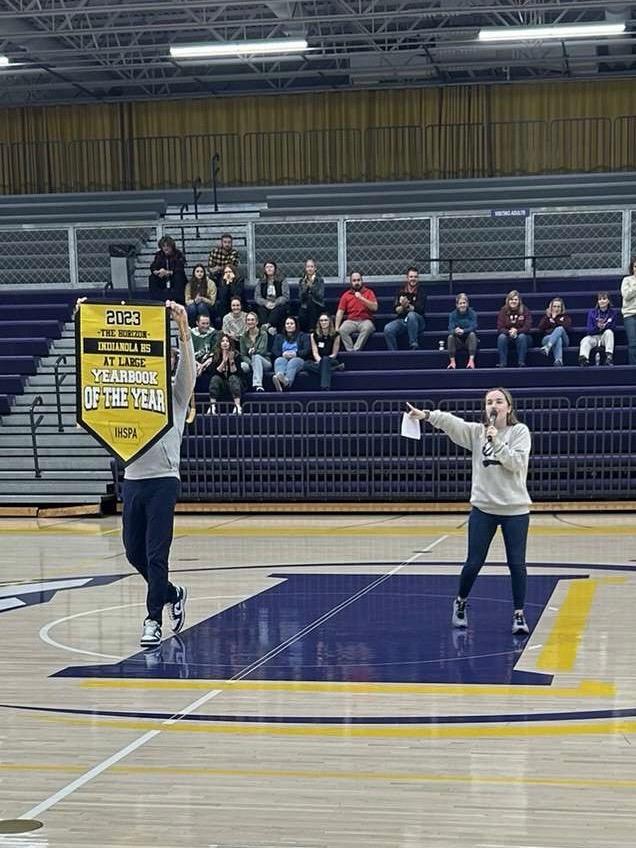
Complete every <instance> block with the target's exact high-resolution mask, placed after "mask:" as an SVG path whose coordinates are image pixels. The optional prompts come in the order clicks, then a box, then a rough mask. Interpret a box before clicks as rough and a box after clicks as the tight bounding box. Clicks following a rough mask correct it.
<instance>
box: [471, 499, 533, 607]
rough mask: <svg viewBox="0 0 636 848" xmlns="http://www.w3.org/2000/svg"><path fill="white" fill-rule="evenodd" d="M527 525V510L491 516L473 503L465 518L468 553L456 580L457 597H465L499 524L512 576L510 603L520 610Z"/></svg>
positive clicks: (522, 596) (483, 560)
mask: <svg viewBox="0 0 636 848" xmlns="http://www.w3.org/2000/svg"><path fill="white" fill-rule="evenodd" d="M529 524H530V513H529V512H526V513H524V514H523V515H491V514H490V513H488V512H482V511H481V510H480V509H477V507H476V506H474V507H473V508H472V510H471V512H470V518H469V519H468V556H467V557H466V563H465V565H464V567H463V568H462V573H461V577H460V579H459V592H458V595H459V597H460V598H467V597H468V594H469V592H470V590H471V589H472V587H473V583H474V582H475V579H476V578H477V575H478V574H479V572H480V571H481V567H482V565H483V564H484V563H485V562H486V557H487V556H488V549H489V548H490V543H491V542H492V540H493V536H494V535H495V533H496V532H497V527H501V534H502V536H503V540H504V545H505V546H506V560H507V562H508V568H509V569H510V576H511V578H512V602H513V604H514V608H515V609H516V610H517V609H523V605H524V603H525V600H526V582H527V578H526V542H527V540H528V526H529Z"/></svg>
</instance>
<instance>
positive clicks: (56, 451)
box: [0, 439, 110, 468]
mask: <svg viewBox="0 0 636 848" xmlns="http://www.w3.org/2000/svg"><path fill="white" fill-rule="evenodd" d="M0 447H1V449H2V455H3V456H6V457H11V458H12V462H11V464H12V465H13V462H15V461H17V460H18V459H21V458H24V457H26V458H28V459H30V460H31V461H32V458H33V450H32V447H31V440H30V439H29V441H28V443H27V444H24V445H22V447H8V446H7V445H5V444H4V443H2V442H0ZM38 455H39V457H40V460H42V459H43V458H44V457H49V458H51V459H55V458H60V459H63V460H64V463H65V467H67V468H68V461H69V460H68V455H69V446H68V445H67V444H66V442H64V444H60V445H59V446H58V447H44V446H42V445H41V444H40V440H39V439H38ZM84 459H86V460H88V459H90V460H91V461H92V462H94V463H101V464H100V465H99V467H100V468H106V467H107V466H108V467H109V468H110V464H109V463H110V454H107V453H106V451H105V450H104V448H102V447H99V446H97V445H95V446H91V445H89V446H86V445H82V447H81V448H78V450H77V451H75V452H74V454H73V463H75V462H78V461H80V460H82V461H83V460H84ZM92 467H93V466H91V468H92Z"/></svg>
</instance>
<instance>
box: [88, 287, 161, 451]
mask: <svg viewBox="0 0 636 848" xmlns="http://www.w3.org/2000/svg"><path fill="white" fill-rule="evenodd" d="M75 346H76V354H77V356H76V368H77V381H76V382H77V420H78V422H79V423H80V424H81V425H82V427H84V428H85V429H86V430H88V432H89V433H91V434H92V435H93V436H94V437H95V438H96V439H97V440H98V441H99V442H101V443H102V445H104V447H105V448H106V449H107V450H109V451H110V452H111V453H112V454H114V455H115V456H116V457H118V458H119V459H120V460H121V461H122V462H123V463H124V464H125V465H128V463H130V462H132V461H133V460H134V459H137V457H139V456H140V455H141V454H142V453H144V451H146V450H148V448H149V447H152V445H153V444H154V443H155V442H156V441H157V440H158V439H160V438H161V437H162V436H163V435H164V433H166V432H167V431H168V430H169V429H170V428H171V427H172V386H171V379H170V319H169V316H168V311H167V309H166V307H165V306H156V305H153V306H149V305H147V304H137V303H128V302H125V303H115V304H114V303H113V302H112V301H111V302H109V303H82V304H81V306H80V308H79V310H78V312H77V315H76V316H75Z"/></svg>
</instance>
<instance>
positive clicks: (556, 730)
mask: <svg viewBox="0 0 636 848" xmlns="http://www.w3.org/2000/svg"><path fill="white" fill-rule="evenodd" d="M32 718H33V719H34V720H35V721H41V722H46V723H52V724H66V725H70V726H73V727H82V726H83V727H88V728H90V729H91V730H95V729H96V728H100V727H107V728H110V729H112V730H141V731H148V730H161V732H162V733H215V734H219V733H220V734H226V735H229V736H236V735H247V736H268V735H269V736H332V737H340V738H357V737H360V738H393V739H395V738H397V739H485V738H495V739H496V738H514V737H540V736H548V737H549V736H604V735H607V734H632V733H636V721H624V720H622V719H610V720H603V721H598V722H585V721H581V722H579V721H569V722H560V723H559V722H554V723H550V724H538V723H536V724H535V723H524V724H522V723H521V722H519V723H517V722H515V723H512V724H510V723H506V724H494V725H493V724H487V725H477V724H466V725H459V726H458V725H417V724H416V725H393V724H389V725H370V724H355V725H350V724H349V725H347V724H344V725H340V724H338V725H325V724H303V725H299V724H265V723H262V724H261V723H257V722H253V723H252V722H245V723H240V722H230V723H223V722H221V721H219V722H192V721H178V722H176V723H175V724H170V725H168V724H166V723H165V720H163V719H154V720H152V719H149V720H145V719H144V720H135V721H128V720H124V719H94V718H86V719H81V718H66V717H65V716H55V717H53V716H42V715H37V716H32Z"/></svg>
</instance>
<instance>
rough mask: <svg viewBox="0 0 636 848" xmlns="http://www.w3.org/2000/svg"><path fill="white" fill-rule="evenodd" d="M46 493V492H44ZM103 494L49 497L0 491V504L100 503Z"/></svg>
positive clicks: (56, 504)
mask: <svg viewBox="0 0 636 848" xmlns="http://www.w3.org/2000/svg"><path fill="white" fill-rule="evenodd" d="M45 494H47V493H45ZM102 497H103V495H102V494H101V493H98V494H84V493H79V494H63V495H60V494H55V495H54V496H51V497H46V498H42V497H40V498H37V497H34V496H33V494H2V493H0V504H2V505H4V506H11V505H12V504H15V505H16V506H18V505H21V504H26V505H27V506H36V505H37V504H38V503H39V504H43V503H49V504H54V505H55V506H58V505H60V504H77V505H79V504H98V503H101V501H102Z"/></svg>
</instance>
